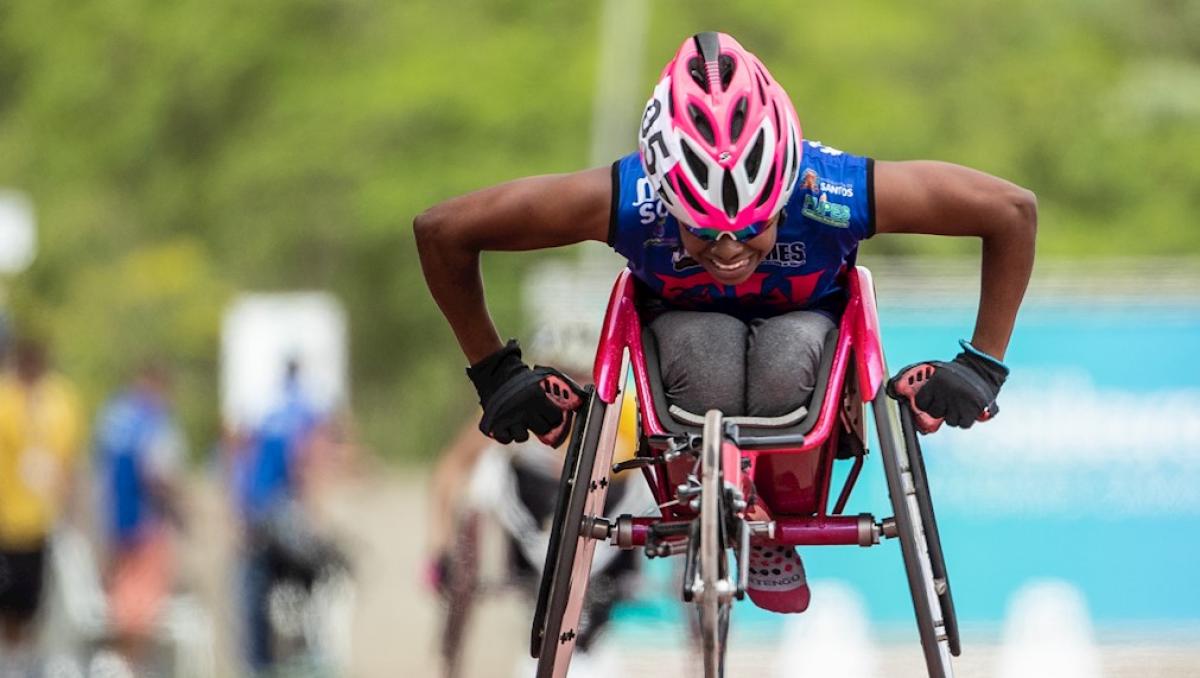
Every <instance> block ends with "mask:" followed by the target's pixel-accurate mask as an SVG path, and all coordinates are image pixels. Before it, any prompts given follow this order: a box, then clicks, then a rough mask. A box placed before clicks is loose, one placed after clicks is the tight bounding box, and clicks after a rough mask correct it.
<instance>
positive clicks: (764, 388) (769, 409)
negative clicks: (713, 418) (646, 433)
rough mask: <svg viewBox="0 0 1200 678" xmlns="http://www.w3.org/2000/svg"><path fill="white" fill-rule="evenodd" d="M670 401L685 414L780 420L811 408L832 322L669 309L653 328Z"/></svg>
mask: <svg viewBox="0 0 1200 678" xmlns="http://www.w3.org/2000/svg"><path fill="white" fill-rule="evenodd" d="M650 329H651V330H652V331H653V332H654V336H655V339H657V341H658V354H659V359H660V362H661V364H662V379H663V385H664V386H665V387H666V390H667V399H668V400H669V401H670V402H671V403H672V404H674V405H678V406H679V407H682V408H683V409H685V410H687V411H688V412H693V413H696V414H704V412H706V411H707V410H709V409H712V408H716V409H719V410H721V411H722V412H724V413H725V414H726V415H729V416H737V415H749V416H754V417H777V416H779V415H782V414H786V413H788V412H791V411H792V410H795V409H796V408H798V407H800V406H801V405H803V404H805V403H807V402H808V401H809V399H810V398H811V397H812V392H813V389H814V387H815V386H816V383H817V369H818V366H819V364H820V361H821V349H822V348H823V346H824V345H825V335H826V334H828V332H829V330H831V329H833V321H832V320H830V319H829V318H828V317H827V316H825V315H824V314H821V313H817V312H815V311H792V312H791V313H785V314H783V315H779V316H775V317H773V318H756V319H754V320H751V321H750V322H749V323H746V322H742V321H741V320H738V319H737V318H734V317H733V316H731V315H726V314H724V313H706V312H699V311H668V312H667V313H664V314H663V315H661V316H659V317H658V318H656V319H655V320H654V321H653V322H651V323H650Z"/></svg>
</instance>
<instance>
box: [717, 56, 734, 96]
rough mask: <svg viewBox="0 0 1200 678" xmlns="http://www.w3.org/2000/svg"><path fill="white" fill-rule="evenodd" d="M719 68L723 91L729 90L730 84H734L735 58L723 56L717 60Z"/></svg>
mask: <svg viewBox="0 0 1200 678" xmlns="http://www.w3.org/2000/svg"><path fill="white" fill-rule="evenodd" d="M717 67H718V69H719V70H720V73H721V90H722V91H724V90H728V89H729V83H731V82H733V71H734V69H735V62H734V60H733V57H731V56H729V55H728V54H722V55H721V56H720V57H719V58H718V59H717Z"/></svg>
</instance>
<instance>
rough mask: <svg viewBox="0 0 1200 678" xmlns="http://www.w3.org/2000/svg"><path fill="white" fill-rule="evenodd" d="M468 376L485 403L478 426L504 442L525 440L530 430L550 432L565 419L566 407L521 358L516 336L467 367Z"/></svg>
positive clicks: (540, 433)
mask: <svg viewBox="0 0 1200 678" xmlns="http://www.w3.org/2000/svg"><path fill="white" fill-rule="evenodd" d="M467 376H468V377H470V378H471V382H472V383H473V384H475V391H476V392H477V393H478V394H479V404H480V405H481V406H483V418H482V419H480V420H479V430H480V431H482V432H483V434H484V435H486V436H489V437H491V438H494V439H495V440H496V442H498V443H500V444H502V445H507V444H509V443H511V442H513V441H514V440H515V441H517V442H519V443H523V442H525V441H526V440H529V432H530V431H533V432H534V434H536V435H544V434H547V433H549V432H550V431H552V430H554V429H555V428H556V427H558V426H559V425H560V424H561V423H562V421H563V416H564V415H563V411H562V410H561V409H559V408H558V407H557V406H556V405H555V404H554V403H553V402H551V401H550V398H548V397H547V396H546V392H545V391H544V390H543V389H542V386H541V383H540V382H541V380H542V377H543V375H539V374H536V373H535V372H534V371H533V370H531V369H530V368H529V366H528V365H526V364H525V363H524V362H522V360H521V347H520V345H518V344H517V340H516V339H511V340H509V342H508V343H507V344H506V345H505V346H504V348H502V349H500V350H499V351H496V352H495V353H493V354H491V355H489V356H488V357H486V358H484V359H483V360H480V361H479V362H477V363H475V364H474V365H472V366H470V367H468V368H467Z"/></svg>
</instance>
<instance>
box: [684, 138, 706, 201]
mask: <svg viewBox="0 0 1200 678" xmlns="http://www.w3.org/2000/svg"><path fill="white" fill-rule="evenodd" d="M680 147H682V148H683V159H684V160H687V164H688V167H689V168H691V170H692V174H695V175H696V180H697V181H699V182H700V187H701V188H703V189H704V190H706V191H707V190H708V165H705V164H704V161H703V160H701V159H700V156H698V155H696V153H695V152H694V151H692V147H691V145H690V144H688V143H687V142H686V141H685V142H683V143H682V144H680Z"/></svg>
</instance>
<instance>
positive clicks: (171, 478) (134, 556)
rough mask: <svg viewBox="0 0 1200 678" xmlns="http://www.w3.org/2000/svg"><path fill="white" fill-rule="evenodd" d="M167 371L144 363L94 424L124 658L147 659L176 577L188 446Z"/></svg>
mask: <svg viewBox="0 0 1200 678" xmlns="http://www.w3.org/2000/svg"><path fill="white" fill-rule="evenodd" d="M170 390H171V380H170V374H169V372H168V369H167V368H166V367H165V366H164V365H162V364H159V363H155V362H150V363H147V364H145V365H143V366H142V367H141V368H140V369H139V371H138V373H137V375H136V377H135V378H134V380H133V383H132V384H131V385H130V386H129V387H128V388H126V389H125V390H124V391H122V392H121V393H119V394H118V395H116V396H114V397H113V398H112V399H111V400H109V401H108V403H107V404H106V405H105V406H104V407H103V408H102V409H101V411H100V414H99V416H98V418H97V423H96V433H95V453H96V461H97V468H98V471H99V475H100V482H101V487H102V493H101V495H102V497H103V499H104V501H103V507H104V510H103V511H102V515H103V516H104V520H105V522H106V523H107V525H106V528H107V529H106V533H107V535H108V537H109V539H108V543H109V560H110V563H111V566H110V572H109V603H110V610H111V616H112V619H113V623H114V626H115V628H116V632H117V636H118V639H119V642H120V643H121V645H122V649H123V651H124V652H125V654H126V658H127V659H129V660H131V661H134V662H137V661H140V660H141V659H142V655H144V654H145V653H144V649H145V643H146V642H147V641H148V640H149V638H150V636H151V632H152V630H153V625H154V624H155V623H156V622H157V621H158V617H159V614H160V612H161V611H162V605H163V603H164V602H165V600H166V598H167V595H168V594H169V593H170V590H171V587H172V585H173V584H174V579H175V562H174V561H175V559H174V554H173V548H172V540H173V536H174V535H173V533H174V532H175V530H176V528H178V527H180V526H182V524H183V521H182V515H183V513H182V509H181V506H180V495H181V487H180V485H181V477H180V475H181V472H182V470H183V463H184V461H185V458H186V451H187V448H186V443H185V440H184V436H183V433H182V431H181V430H180V428H179V426H178V424H177V422H176V420H175V416H174V413H173V411H172V406H171V401H170Z"/></svg>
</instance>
